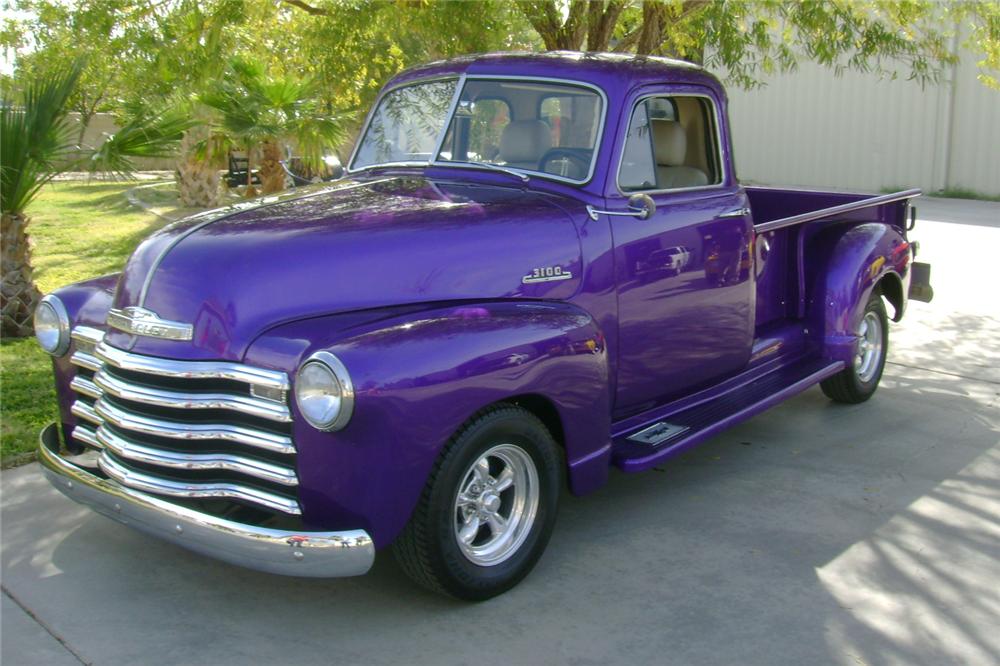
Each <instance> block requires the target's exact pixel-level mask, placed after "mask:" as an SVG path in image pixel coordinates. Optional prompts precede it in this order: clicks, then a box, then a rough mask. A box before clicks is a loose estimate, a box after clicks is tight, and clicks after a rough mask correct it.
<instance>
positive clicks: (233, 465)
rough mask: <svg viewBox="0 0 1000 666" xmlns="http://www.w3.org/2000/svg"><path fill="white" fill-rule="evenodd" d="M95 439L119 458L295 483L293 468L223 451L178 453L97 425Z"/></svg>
mask: <svg viewBox="0 0 1000 666" xmlns="http://www.w3.org/2000/svg"><path fill="white" fill-rule="evenodd" d="M97 441H98V442H100V443H101V444H103V445H104V448H105V449H107V450H108V451H111V452H112V453H114V454H115V455H116V456H117V457H119V458H124V459H127V460H134V461H136V462H141V463H146V464H148V465H158V466H160V467H169V468H171V469H185V470H199V471H203V470H228V471H232V472H240V473H241V474H246V475H247V476H252V477H256V478H258V479H264V480H265V481H272V482H274V483H280V484H282V485H285V486H294V485H296V484H298V479H297V478H296V476H295V470H293V469H289V468H288V467H283V466H281V465H273V464H271V463H266V462H263V461H261V460H254V459H252V458H246V457H244V456H238V455H229V454H226V453H178V452H176V451H165V450H163V449H157V448H153V447H150V446H145V445H143V444H140V443H138V442H133V441H131V440H129V439H126V438H124V437H120V436H118V435H116V434H115V433H113V432H111V431H110V430H108V429H107V428H106V427H104V426H101V427H100V428H98V429H97Z"/></svg>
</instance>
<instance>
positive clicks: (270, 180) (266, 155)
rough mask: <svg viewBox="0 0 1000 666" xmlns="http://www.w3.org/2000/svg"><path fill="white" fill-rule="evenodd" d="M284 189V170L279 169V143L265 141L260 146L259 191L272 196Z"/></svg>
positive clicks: (273, 140) (271, 140) (269, 140)
mask: <svg viewBox="0 0 1000 666" xmlns="http://www.w3.org/2000/svg"><path fill="white" fill-rule="evenodd" d="M283 189H285V170H284V169H283V168H282V167H281V143H280V142H279V141H278V140H277V139H267V140H265V141H264V142H263V143H262V145H261V157H260V191H261V194H274V193H275V192H280V191H282V190H283Z"/></svg>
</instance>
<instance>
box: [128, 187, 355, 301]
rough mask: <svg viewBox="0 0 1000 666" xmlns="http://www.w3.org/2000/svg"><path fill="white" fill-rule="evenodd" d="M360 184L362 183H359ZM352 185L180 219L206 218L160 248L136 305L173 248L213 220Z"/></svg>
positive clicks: (245, 203)
mask: <svg viewBox="0 0 1000 666" xmlns="http://www.w3.org/2000/svg"><path fill="white" fill-rule="evenodd" d="M358 185H361V184H360V183H359V184H358ZM350 187H351V186H348V187H347V188H344V187H343V184H340V185H339V186H337V185H335V186H332V187H331V186H329V185H324V186H317V187H316V188H315V189H310V190H308V191H305V192H303V191H301V189H302V188H299V190H298V191H293V192H287V193H284V194H280V195H271V196H264V197H260V198H258V199H251V200H250V201H241V202H239V203H235V204H232V205H230V206H226V207H225V208H216V209H214V210H209V211H205V212H203V213H197V214H195V215H192V216H191V217H188V218H185V219H184V220H179V221H178V222H176V223H174V224H179V223H183V222H185V221H191V220H197V219H201V218H204V219H202V221H201V222H199V223H198V224H195V225H193V226H191V227H190V228H189V229H185V230H184V231H182V232H180V233H179V234H177V237H176V238H173V239H171V240H170V242H168V243H167V244H166V246H165V247H164V248H163V249H162V250H160V253H159V254H158V255H156V258H155V259H153V262H152V264H150V266H149V272H148V273H146V278H145V279H144V280H143V283H142V289H141V290H140V291H139V299H138V302H137V303H136V305H137V306H139V307H143V306H145V304H146V297H147V296H148V295H149V285H150V284H151V283H152V282H153V277H154V276H155V275H156V271H157V269H158V268H159V267H160V264H161V263H163V260H164V259H165V258H166V256H167V254H169V253H170V251H171V250H173V249H174V248H175V247H177V245H178V244H179V243H180V242H181V241H183V240H184V239H185V238H187V237H188V236H191V235H192V234H194V233H197V232H198V231H201V230H202V229H204V228H205V227H207V226H208V225H210V224H212V223H213V222H218V221H219V220H223V219H226V218H228V217H232V216H234V215H238V214H240V213H243V212H245V211H248V210H256V209H258V208H266V207H267V206H273V205H275V204H280V203H284V202H285V201H291V200H293V199H309V198H311V197H315V196H320V195H322V194H326V193H328V192H335V191H337V190H339V189H350ZM168 228H170V227H168Z"/></svg>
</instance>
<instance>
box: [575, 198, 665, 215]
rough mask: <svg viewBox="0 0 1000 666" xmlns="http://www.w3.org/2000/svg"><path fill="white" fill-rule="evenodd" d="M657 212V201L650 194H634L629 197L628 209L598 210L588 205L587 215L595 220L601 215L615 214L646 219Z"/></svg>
mask: <svg viewBox="0 0 1000 666" xmlns="http://www.w3.org/2000/svg"><path fill="white" fill-rule="evenodd" d="M655 212H656V202H654V201H653V199H652V198H651V197H650V196H649V195H648V194H633V195H632V196H630V197H629V198H628V210H627V211H625V210H598V209H596V208H594V207H593V206H587V215H589V216H590V219H592V220H594V221H595V222H596V221H597V220H598V219H599V218H598V216H599V215H614V216H618V217H637V218H639V219H640V220H645V219H646V218H648V217H649V216H650V215H652V214H653V213H655Z"/></svg>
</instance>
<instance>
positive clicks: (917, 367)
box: [885, 361, 1000, 386]
mask: <svg viewBox="0 0 1000 666" xmlns="http://www.w3.org/2000/svg"><path fill="white" fill-rule="evenodd" d="M885 364H886V365H895V366H898V367H900V368H910V369H911V370H923V371H924V372H933V373H936V374H939V375H948V376H949V377H958V378H959V379H968V380H969V381H970V382H982V383H984V384H993V385H994V386H1000V382H998V381H994V380H992V379H982V378H981V377H970V376H969V375H960V374H958V373H957V372H946V371H944V370H935V369H933V368H925V367H923V366H920V365H909V364H908V363H897V362H896V361H886V362H885Z"/></svg>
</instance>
